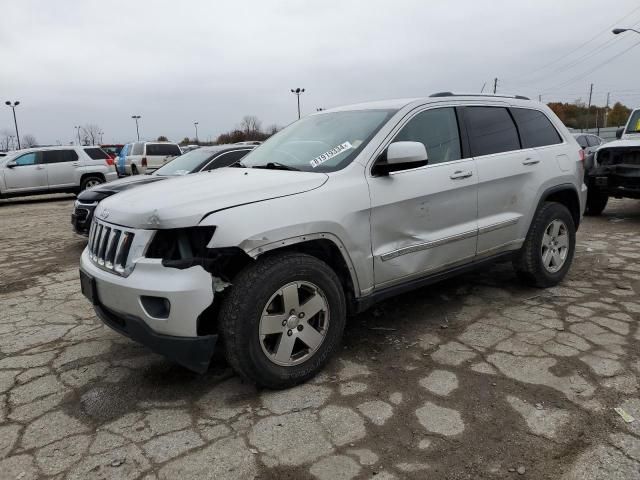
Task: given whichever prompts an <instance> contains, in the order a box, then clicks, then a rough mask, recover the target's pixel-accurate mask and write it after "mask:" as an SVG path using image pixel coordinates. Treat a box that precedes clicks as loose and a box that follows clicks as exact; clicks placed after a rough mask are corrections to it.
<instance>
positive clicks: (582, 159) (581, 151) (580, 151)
mask: <svg viewBox="0 0 640 480" xmlns="http://www.w3.org/2000/svg"><path fill="white" fill-rule="evenodd" d="M578 157H580V161H581V162H584V150H583V149H580V150H578Z"/></svg>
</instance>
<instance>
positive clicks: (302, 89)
mask: <svg viewBox="0 0 640 480" xmlns="http://www.w3.org/2000/svg"><path fill="white" fill-rule="evenodd" d="M291 93H293V94H294V95H295V96H296V97H298V120H300V95H302V94H303V93H304V88H296V89H295V90H294V89H293V88H292V89H291Z"/></svg>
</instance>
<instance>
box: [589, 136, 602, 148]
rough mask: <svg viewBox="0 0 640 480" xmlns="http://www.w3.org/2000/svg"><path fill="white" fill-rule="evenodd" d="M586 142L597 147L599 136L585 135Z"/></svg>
mask: <svg viewBox="0 0 640 480" xmlns="http://www.w3.org/2000/svg"><path fill="white" fill-rule="evenodd" d="M587 143H588V144H589V146H590V147H597V146H598V145H600V138H598V137H596V136H595V135H587Z"/></svg>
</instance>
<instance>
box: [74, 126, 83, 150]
mask: <svg viewBox="0 0 640 480" xmlns="http://www.w3.org/2000/svg"><path fill="white" fill-rule="evenodd" d="M73 128H75V129H76V133H77V134H78V145H82V141H81V140H80V129H81V128H82V127H80V126H77V127H73Z"/></svg>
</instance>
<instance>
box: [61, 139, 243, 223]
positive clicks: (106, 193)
mask: <svg viewBox="0 0 640 480" xmlns="http://www.w3.org/2000/svg"><path fill="white" fill-rule="evenodd" d="M253 148H255V147H247V146H243V147H240V146H235V145H218V146H214V147H202V148H200V149H198V150H194V151H192V152H189V153H185V154H184V155H181V156H179V157H176V158H175V159H173V160H172V161H170V162H169V163H166V164H165V165H164V166H162V167H160V168H159V169H158V170H156V171H155V172H153V173H150V174H147V175H135V176H131V177H127V178H122V179H120V180H116V181H114V182H110V183H108V184H106V185H100V186H98V187H95V188H92V189H90V190H85V191H84V192H82V193H80V195H78V199H77V200H76V202H75V204H74V208H73V212H72V213H71V225H73V230H74V231H75V232H76V233H79V234H81V235H88V234H89V227H90V226H91V221H92V220H93V212H94V210H95V209H96V207H97V206H98V203H100V202H101V201H102V200H104V199H105V198H107V197H110V196H111V195H115V194H116V193H118V192H122V191H124V190H129V189H130V188H134V187H139V186H141V185H146V184H148V183H153V182H157V181H159V180H166V179H168V178H171V177H175V176H181V175H187V174H189V173H198V172H205V171H209V170H214V169H216V168H221V167H228V166H229V165H232V164H234V163H236V162H238V161H239V160H240V159H241V158H242V157H244V156H245V155H246V154H247V153H249V152H250V151H251V150H252V149H253Z"/></svg>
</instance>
